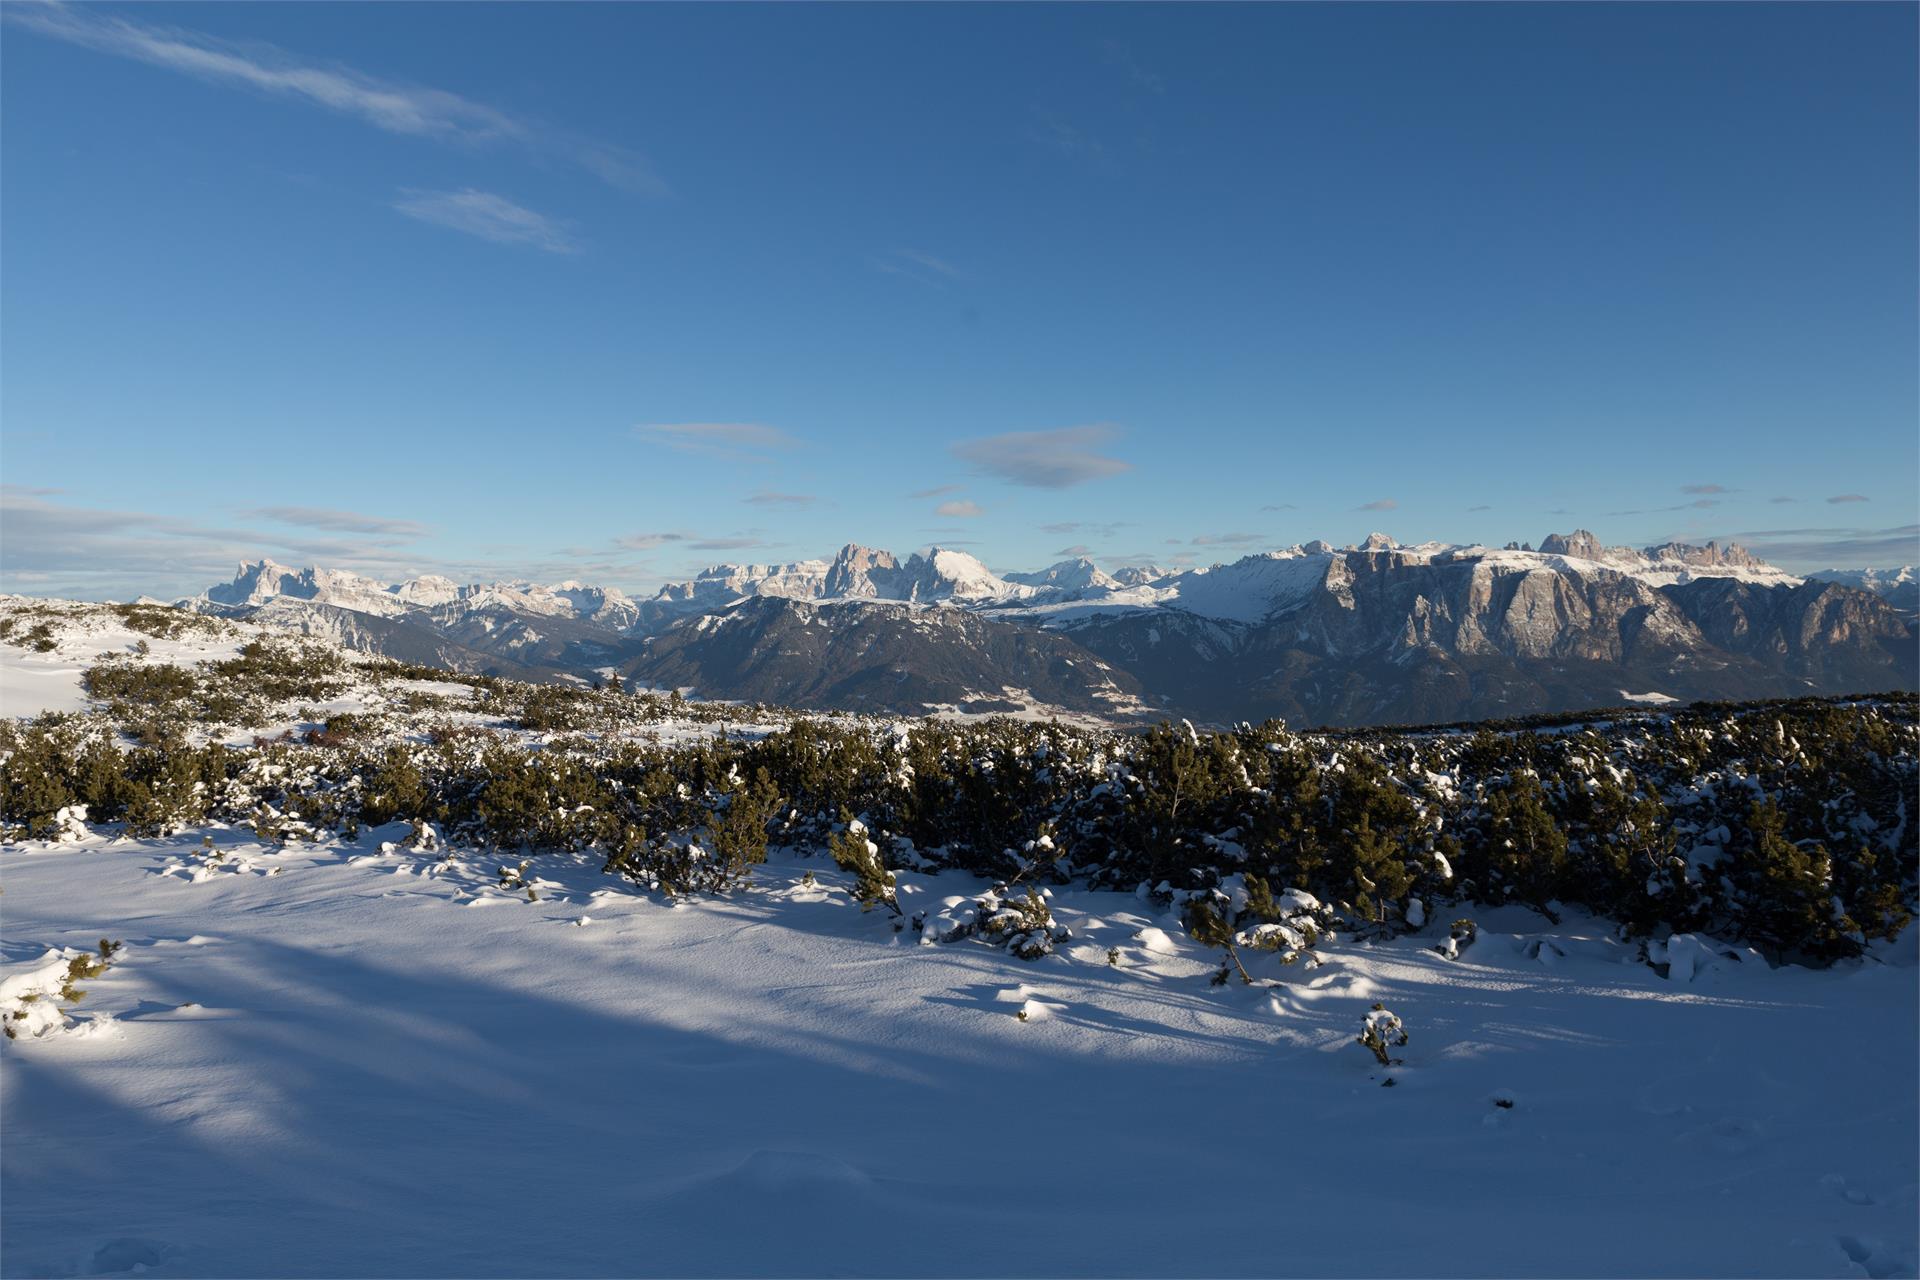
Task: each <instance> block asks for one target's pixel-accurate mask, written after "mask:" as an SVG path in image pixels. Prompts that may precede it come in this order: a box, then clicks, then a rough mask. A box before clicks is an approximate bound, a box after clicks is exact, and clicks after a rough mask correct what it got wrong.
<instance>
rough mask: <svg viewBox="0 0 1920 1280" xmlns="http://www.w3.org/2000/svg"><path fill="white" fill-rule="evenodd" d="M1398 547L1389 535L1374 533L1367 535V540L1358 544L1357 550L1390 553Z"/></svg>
mask: <svg viewBox="0 0 1920 1280" xmlns="http://www.w3.org/2000/svg"><path fill="white" fill-rule="evenodd" d="M1399 545H1400V544H1399V543H1397V542H1395V541H1394V540H1393V538H1392V536H1391V535H1390V534H1385V533H1378V532H1376V533H1370V534H1368V535H1367V540H1366V541H1365V542H1363V543H1361V544H1360V548H1359V549H1360V550H1362V551H1391V550H1393V549H1394V548H1395V547H1397V546H1399Z"/></svg>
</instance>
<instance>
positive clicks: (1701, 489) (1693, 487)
mask: <svg viewBox="0 0 1920 1280" xmlns="http://www.w3.org/2000/svg"><path fill="white" fill-rule="evenodd" d="M1680 492H1682V493H1732V492H1733V490H1731V489H1729V488H1727V487H1726V486H1725V485H1718V484H1683V485H1681V486H1680Z"/></svg>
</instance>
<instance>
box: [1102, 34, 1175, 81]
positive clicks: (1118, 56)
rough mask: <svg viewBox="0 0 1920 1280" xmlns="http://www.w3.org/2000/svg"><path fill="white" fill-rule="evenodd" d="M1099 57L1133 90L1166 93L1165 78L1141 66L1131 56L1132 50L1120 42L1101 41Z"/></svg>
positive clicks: (1137, 60)
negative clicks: (1125, 80) (1124, 79)
mask: <svg viewBox="0 0 1920 1280" xmlns="http://www.w3.org/2000/svg"><path fill="white" fill-rule="evenodd" d="M1100 56H1101V58H1102V59H1103V60H1104V61H1105V62H1106V64H1107V65H1108V66H1110V67H1113V68H1115V69H1117V70H1118V71H1119V72H1120V74H1121V75H1122V76H1124V77H1125V78H1126V79H1127V81H1128V83H1130V84H1132V85H1133V87H1134V88H1136V89H1145V90H1146V91H1147V92H1148V93H1165V92H1166V91H1167V81H1166V77H1164V76H1162V75H1161V74H1160V73H1159V72H1157V71H1149V70H1148V69H1147V68H1146V67H1143V66H1141V65H1140V61H1139V59H1137V58H1135V57H1134V56H1133V50H1132V49H1131V48H1130V47H1128V46H1127V45H1125V44H1122V43H1121V42H1120V41H1118V40H1105V41H1102V42H1101V44H1100Z"/></svg>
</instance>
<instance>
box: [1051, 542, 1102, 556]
mask: <svg viewBox="0 0 1920 1280" xmlns="http://www.w3.org/2000/svg"><path fill="white" fill-rule="evenodd" d="M1053 554H1055V555H1057V556H1090V555H1092V554H1093V548H1092V547H1089V546H1087V545H1086V544H1085V543H1082V542H1076V543H1074V544H1073V545H1072V546H1070V547H1062V548H1060V549H1059V550H1058V551H1056V552H1054V553H1053Z"/></svg>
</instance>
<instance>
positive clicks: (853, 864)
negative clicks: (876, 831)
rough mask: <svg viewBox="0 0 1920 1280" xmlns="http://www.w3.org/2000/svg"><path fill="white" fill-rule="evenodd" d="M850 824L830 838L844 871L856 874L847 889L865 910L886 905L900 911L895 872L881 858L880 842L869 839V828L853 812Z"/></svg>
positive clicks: (829, 844)
mask: <svg viewBox="0 0 1920 1280" xmlns="http://www.w3.org/2000/svg"><path fill="white" fill-rule="evenodd" d="M846 824H847V826H846V830H844V831H841V832H838V833H836V834H835V835H834V836H833V837H832V838H831V839H829V840H828V841H827V851H828V852H829V853H831V854H832V855H833V860H834V862H835V863H837V864H838V865H839V867H840V869H841V870H842V871H845V872H848V873H850V874H851V875H852V876H853V887H852V888H851V889H849V890H848V891H847V892H848V893H850V894H851V895H852V896H853V900H854V901H855V902H857V903H859V904H860V909H861V910H862V911H871V910H873V908H875V907H885V908H886V909H887V910H889V911H891V912H892V913H893V914H894V915H896V916H897V915H899V914H900V904H899V903H898V902H897V901H895V900H894V893H893V873H892V872H891V871H888V870H887V869H886V867H885V866H884V865H883V864H882V863H881V861H880V846H879V845H877V844H875V843H874V842H873V841H871V840H869V839H867V829H866V827H865V826H864V825H862V823H861V822H860V820H859V819H857V818H854V817H851V816H849V817H848V818H847V819H846Z"/></svg>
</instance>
